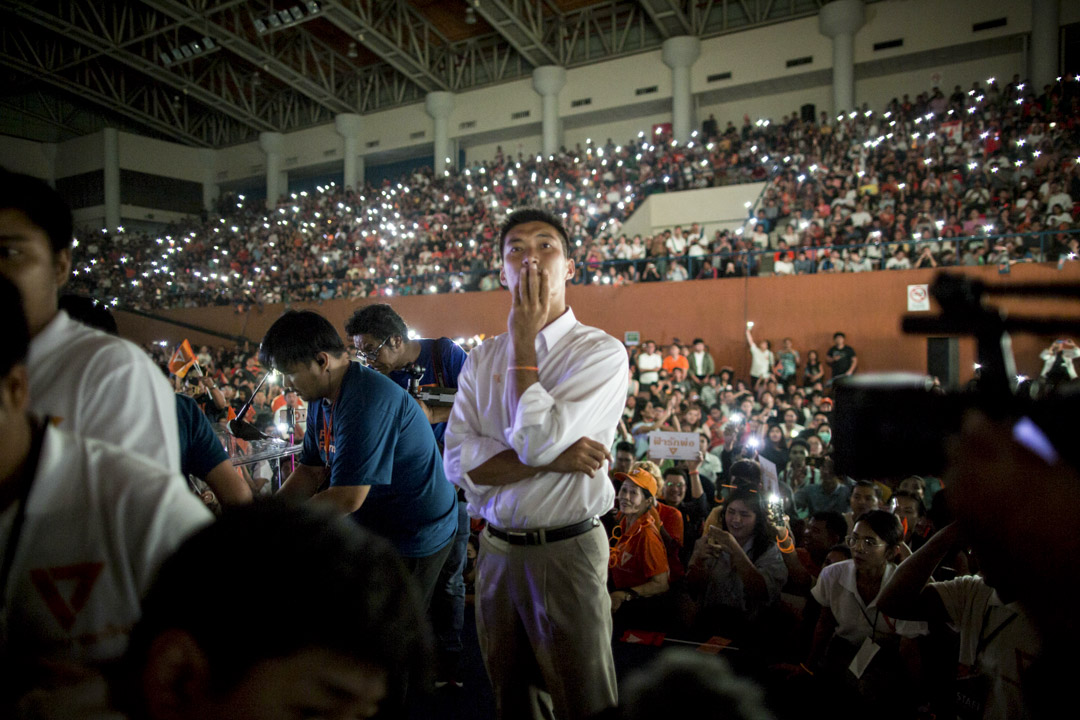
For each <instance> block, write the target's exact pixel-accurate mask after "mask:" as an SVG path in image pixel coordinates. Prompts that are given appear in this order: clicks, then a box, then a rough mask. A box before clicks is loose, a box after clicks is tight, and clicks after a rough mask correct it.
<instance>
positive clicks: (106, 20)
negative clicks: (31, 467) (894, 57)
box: [0, 0, 824, 147]
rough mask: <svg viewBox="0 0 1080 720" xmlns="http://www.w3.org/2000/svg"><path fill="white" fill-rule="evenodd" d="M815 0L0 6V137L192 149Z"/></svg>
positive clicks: (190, 0) (641, 46)
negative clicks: (95, 137)
mask: <svg viewBox="0 0 1080 720" xmlns="http://www.w3.org/2000/svg"><path fill="white" fill-rule="evenodd" d="M823 2H824V0H106V1H105V2H102V1H101V0H34V1H33V2H27V1H14V0H0V134H5V135H11V136H15V137H21V138H26V139H30V140H35V141H39V142H59V141H63V140H67V139H70V138H73V137H78V136H81V135H86V134H89V133H92V132H95V131H97V130H99V129H101V128H102V127H106V126H111V127H119V128H122V129H125V130H129V131H131V132H136V133H139V134H143V135H148V136H152V137H160V138H164V139H168V140H172V141H176V142H181V143H184V144H187V145H191V146H196V147H223V146H227V145H233V144H236V143H241V142H247V141H250V140H253V139H254V138H256V137H257V136H258V133H259V132H261V131H265V130H275V131H282V132H290V131H294V130H299V129H302V128H305V127H310V126H313V125H319V124H323V123H328V122H331V121H332V120H333V117H334V115H336V114H338V113H343V112H353V113H360V114H365V113H371V112H375V111H378V110H384V109H387V108H391V107H397V106H400V105H405V104H409V103H414V102H418V101H420V100H422V99H423V98H424V95H425V94H426V93H428V92H430V91H433V90H448V91H451V92H463V91H466V90H469V89H471V88H476V87H482V86H485V85H491V84H495V83H500V82H505V81H508V80H514V79H519V78H522V77H527V76H528V75H529V74H530V73H531V72H532V70H533V68H534V67H537V66H539V65H551V64H558V65H563V66H565V67H575V66H580V65H585V64H589V63H595V62H600V61H603V60H608V59H610V58H613V57H619V56H622V55H629V54H632V53H637V52H642V51H648V50H654V49H656V48H659V47H660V45H661V44H662V43H663V41H664V40H665V39H667V38H668V37H672V36H675V35H687V34H692V35H697V36H699V37H703V38H704V37H711V36H714V35H719V34H723V33H725V32H734V31H738V30H743V29H746V28H749V27H753V26H757V25H764V24H768V23H773V22H779V21H783V20H789V19H792V18H794V17H800V16H805V15H813V14H815V13H816V12H817V11H818V10H819V8H820V6H821V5H822V4H823Z"/></svg>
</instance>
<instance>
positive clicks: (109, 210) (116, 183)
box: [103, 127, 120, 233]
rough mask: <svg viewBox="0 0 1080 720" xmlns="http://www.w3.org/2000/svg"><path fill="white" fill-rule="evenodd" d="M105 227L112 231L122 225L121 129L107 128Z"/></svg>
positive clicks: (105, 151) (105, 141) (105, 137)
mask: <svg viewBox="0 0 1080 720" xmlns="http://www.w3.org/2000/svg"><path fill="white" fill-rule="evenodd" d="M103 136H104V157H105V227H107V228H108V229H109V232H110V233H114V232H116V228H118V227H120V131H118V130H117V129H116V128H108V127H107V128H105V130H104V131H103Z"/></svg>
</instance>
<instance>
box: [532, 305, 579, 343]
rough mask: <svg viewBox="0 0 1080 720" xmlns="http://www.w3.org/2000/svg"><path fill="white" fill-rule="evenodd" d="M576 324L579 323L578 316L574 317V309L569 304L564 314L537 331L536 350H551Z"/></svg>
mask: <svg viewBox="0 0 1080 720" xmlns="http://www.w3.org/2000/svg"><path fill="white" fill-rule="evenodd" d="M575 325H577V318H576V317H574V311H573V309H571V308H570V306H567V308H566V311H565V312H563V314H562V315H560V316H559V317H557V318H555V319H554V320H552V321H551V322H549V323H548V324H547V325H546V326H544V328H543V329H542V330H540V332H539V333H537V335H536V352H537V353H539V352H541V351H543V352H550V351H551V348H553V347H555V346H556V345H558V344H559V341H560V340H562V339H563V338H564V337H566V333H568V332H570V330H572V329H573V327H574V326H575Z"/></svg>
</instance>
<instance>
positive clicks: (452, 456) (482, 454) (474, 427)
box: [443, 354, 510, 495]
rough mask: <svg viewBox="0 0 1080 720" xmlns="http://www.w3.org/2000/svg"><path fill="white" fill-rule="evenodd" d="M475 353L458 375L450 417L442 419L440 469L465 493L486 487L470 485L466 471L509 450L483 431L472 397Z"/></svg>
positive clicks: (474, 397)
mask: <svg viewBox="0 0 1080 720" xmlns="http://www.w3.org/2000/svg"><path fill="white" fill-rule="evenodd" d="M476 357H477V356H476V355H475V354H473V355H469V357H468V358H466V360H465V364H464V365H463V366H462V368H461V374H460V375H458V390H457V393H456V395H455V396H454V406H453V408H452V409H451V411H450V419H449V420H448V421H447V423H446V435H445V436H444V442H445V447H444V450H443V470H444V471H445V473H446V478H447V480H449V481H450V482H452V483H453V484H455V485H457V486H459V487H461V488H463V489H464V490H465V491H466V492H468V493H471V494H478V495H482V494H484V493H485V492H486V491H487V490H488V488H481V487H478V486H476V485H474V484H473V483H472V481H471V480H470V479H469V472H470V471H471V470H475V469H476V468H478V467H480V466H481V465H483V464H484V463H486V462H487V461H488V460H490V459H491V458H493V457H495V456H496V455H498V454H499V453H501V452H503V451H505V450H509V449H510V446H509V445H507V444H505V443H503V442H502V441H500V440H498V439H496V438H493V437H490V436H487V435H484V434H483V430H482V427H483V426H482V422H481V417H480V408H479V405H478V404H477V399H476V378H475V374H474V373H475V368H476V364H475V363H474V360H475V358H476Z"/></svg>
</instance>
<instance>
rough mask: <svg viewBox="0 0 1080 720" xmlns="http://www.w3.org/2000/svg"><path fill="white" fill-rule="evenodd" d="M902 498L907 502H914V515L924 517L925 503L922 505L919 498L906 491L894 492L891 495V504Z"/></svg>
mask: <svg viewBox="0 0 1080 720" xmlns="http://www.w3.org/2000/svg"><path fill="white" fill-rule="evenodd" d="M902 498H905V499H907V500H914V501H915V513H916V514H917V515H918V516H919V517H926V503H924V502H923V501H922V498H921V497H919V496H918V495H916V494H915V493H913V492H909V491H907V490H897V491H896V492H894V493H893V494H892V500H893V502H895V501H897V500H900V499H902Z"/></svg>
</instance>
